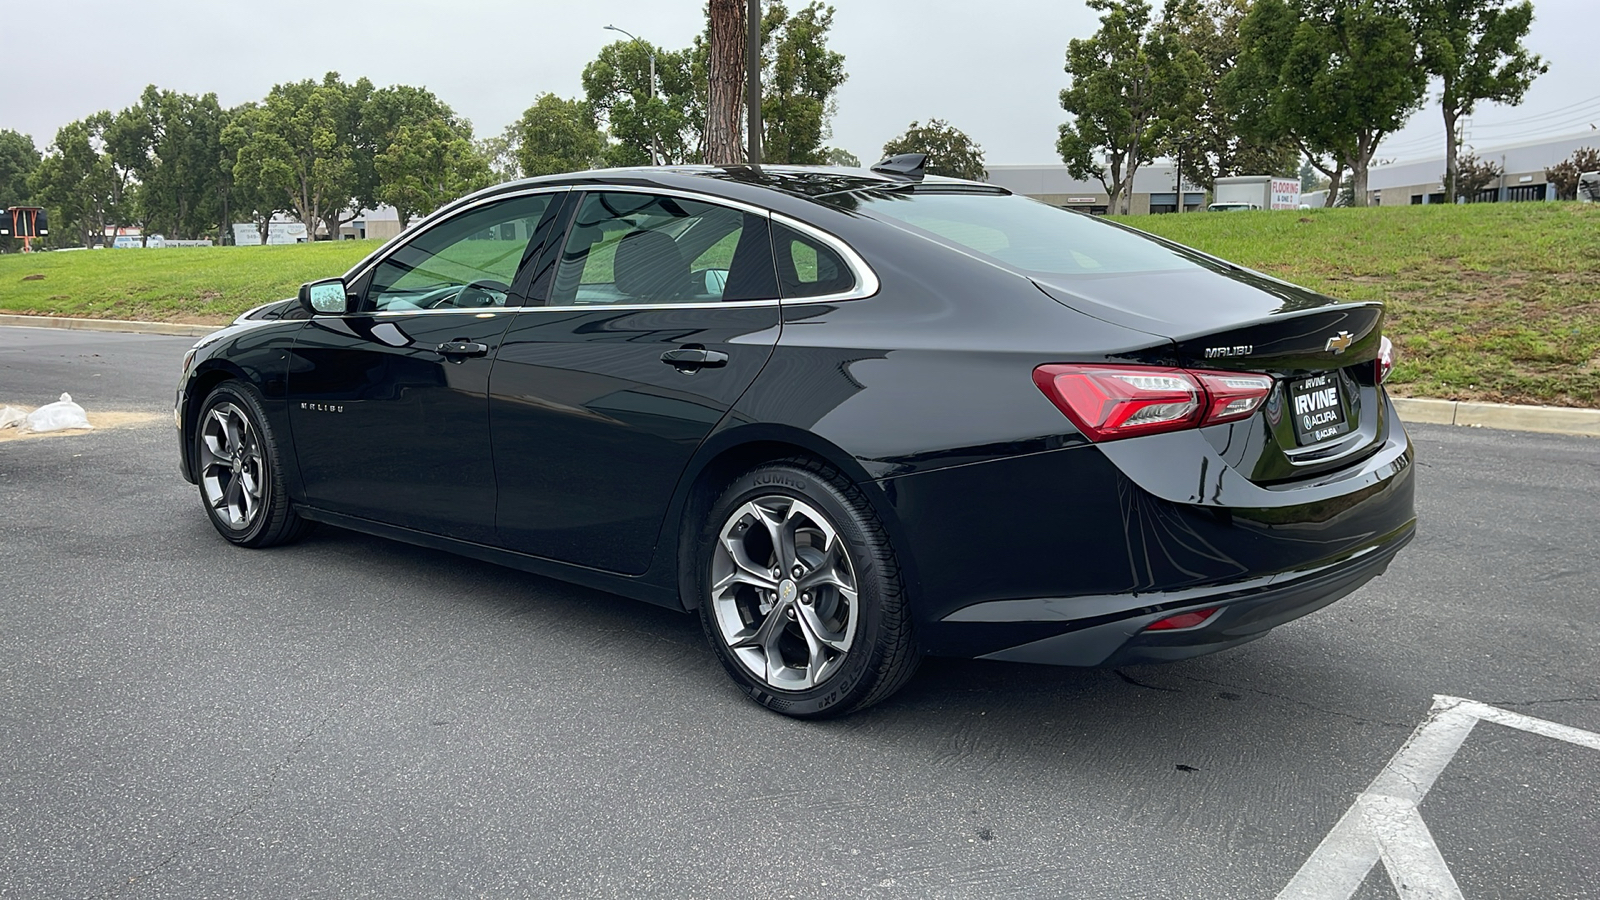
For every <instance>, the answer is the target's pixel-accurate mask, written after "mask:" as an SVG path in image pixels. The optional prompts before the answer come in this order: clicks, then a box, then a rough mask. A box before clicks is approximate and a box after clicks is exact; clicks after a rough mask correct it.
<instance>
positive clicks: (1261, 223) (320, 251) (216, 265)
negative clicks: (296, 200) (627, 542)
mask: <svg viewBox="0 0 1600 900" xmlns="http://www.w3.org/2000/svg"><path fill="white" fill-rule="evenodd" d="M1123 221H1125V222H1126V223H1127V224H1129V225H1131V226H1133V227H1135V228H1142V229H1145V230H1148V231H1150V232H1152V233H1154V234H1159V235H1161V236H1163V237H1167V238H1170V239H1172V240H1176V241H1178V242H1180V243H1184V244H1188V245H1190V246H1193V247H1197V248H1199V249H1201V250H1204V251H1206V252H1208V253H1213V254H1215V255H1217V256H1220V257H1223V258H1224V259H1228V260H1232V261H1234V262H1237V263H1239V264H1241V265H1244V266H1248V267H1250V268H1253V269H1258V270H1260V271H1263V272H1266V273H1268V274H1271V275H1274V276H1276V277H1278V278H1282V279H1284V280H1286V281H1292V282H1295V283H1296V284H1301V285H1305V286H1306V287H1309V288H1312V289H1314V290H1318V291H1322V292H1324V293H1327V294H1331V295H1333V296H1335V297H1345V298H1349V299H1352V300H1370V299H1378V300H1383V301H1384V302H1386V303H1387V304H1388V308H1389V322H1388V325H1387V331H1388V334H1389V335H1390V336H1391V337H1392V338H1393V339H1394V341H1395V343H1396V344H1397V345H1398V346H1399V348H1400V352H1401V356H1400V362H1399V365H1398V367H1397V368H1396V370H1395V374H1394V377H1393V380H1392V381H1391V384H1392V385H1393V387H1394V389H1395V391H1396V392H1397V393H1402V394H1411V395H1414V396H1425V397H1441V398H1447V399H1460V400H1493V401H1502V402H1509V403H1544V404H1552V405H1558V406H1589V407H1595V406H1600V204H1577V203H1505V204H1478V205H1471V206H1408V207H1396V208H1379V209H1329V210H1323V209H1318V210H1300V211H1298V212H1295V211H1278V212H1245V213H1226V214H1222V213H1216V214H1212V213H1205V214H1192V215H1190V214H1185V215H1166V216H1138V217H1133V218H1128V219H1124V220H1123ZM377 246H378V245H377V244H376V243H374V242H368V241H346V242H343V243H322V244H309V245H306V244H301V245H295V246H286V247H214V248H182V249H171V250H143V251H131V250H129V251H111V250H103V251H79V252H73V253H62V252H55V253H40V254H33V255H29V256H22V255H18V254H12V255H6V256H0V312H13V313H31V314H35V315H56V316H89V317H97V318H114V319H145V320H160V321H178V322H204V323H219V324H220V323H224V322H227V321H228V320H230V319H231V318H232V317H233V316H235V315H237V314H238V313H240V312H242V311H244V310H246V309H249V308H250V307H252V306H255V305H257V304H259V303H265V302H267V301H269V300H276V299H279V298H281V297H288V296H292V295H293V294H294V292H295V289H296V288H297V287H298V286H299V285H300V284H301V283H302V282H305V281H311V280H313V279H317V278H324V277H327V276H330V275H337V274H340V273H342V272H344V271H345V270H347V269H348V268H350V267H351V266H352V265H354V264H355V263H356V262H357V261H358V260H360V259H361V258H362V257H363V256H365V255H366V254H367V253H370V252H371V251H372V250H374V249H376V248H377Z"/></svg>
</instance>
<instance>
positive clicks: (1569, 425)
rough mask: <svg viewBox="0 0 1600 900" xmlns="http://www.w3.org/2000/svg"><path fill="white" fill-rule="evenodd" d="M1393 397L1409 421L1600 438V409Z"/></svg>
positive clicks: (1401, 416)
mask: <svg viewBox="0 0 1600 900" xmlns="http://www.w3.org/2000/svg"><path fill="white" fill-rule="evenodd" d="M1392 399H1393V400H1394V408H1395V409H1396V410H1397V411H1399V413H1400V418H1402V419H1404V420H1405V421H1407V422H1420V423H1426V424H1430V425H1469V426H1473V427H1477V428H1504V429H1509V430H1512V431H1541V432H1545V433H1548V434H1578V435H1586V436H1588V437H1600V409H1571V408H1568V407H1565V406H1517V405H1515V404H1511V403H1476V402H1473V401H1469V400H1425V399H1422V398H1418V397H1394V398H1392Z"/></svg>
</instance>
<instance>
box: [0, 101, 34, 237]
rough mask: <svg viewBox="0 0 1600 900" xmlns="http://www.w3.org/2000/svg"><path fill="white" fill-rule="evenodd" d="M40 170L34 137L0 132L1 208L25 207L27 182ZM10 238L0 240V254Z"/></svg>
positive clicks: (29, 196) (30, 194)
mask: <svg viewBox="0 0 1600 900" xmlns="http://www.w3.org/2000/svg"><path fill="white" fill-rule="evenodd" d="M38 167H39V150H38V148H36V147H34V145H33V138H32V137H30V136H28V135H26V134H22V133H20V132H16V131H11V130H9V129H7V130H0V209H5V208H7V207H11V206H26V205H28V201H29V200H30V199H31V198H32V196H33V194H32V191H31V190H30V188H29V187H28V179H29V177H30V176H32V175H33V172H34V170H35V169H37V168H38ZM11 241H12V239H11V238H10V237H9V236H8V237H0V252H3V251H6V250H9V249H10V248H11Z"/></svg>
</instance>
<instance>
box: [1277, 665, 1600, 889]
mask: <svg viewBox="0 0 1600 900" xmlns="http://www.w3.org/2000/svg"><path fill="white" fill-rule="evenodd" d="M1479 722H1493V723H1495V724H1498V725H1504V726H1506V727H1508V728H1516V729H1519V730H1521V731H1526V732H1530V733H1532V734H1537V735H1542V736H1544V737H1548V738H1553V739H1555V740H1558V741H1566V742H1567V743H1569V744H1577V745H1578V746H1580V747H1588V748H1590V749H1592V750H1600V734H1596V733H1594V732H1592V731H1583V730H1581V729H1578V728H1572V727H1569V726H1567V725H1559V724H1557V723H1555V722H1548V721H1546V720H1544V719H1535V718H1533V717H1532V716H1525V715H1522V714H1521V713H1514V712H1511V711H1509V710H1504V709H1500V708H1498V707H1494V706H1489V705H1487V704H1483V703H1478V702H1476V701H1473V700H1463V699H1461V698H1460V697H1445V696H1435V697H1434V698H1433V709H1432V710H1430V711H1429V713H1428V717H1427V718H1426V719H1424V720H1423V722H1422V724H1421V725H1419V726H1417V730H1416V731H1413V732H1412V733H1411V737H1410V739H1408V740H1407V741H1406V743H1405V746H1403V747H1401V748H1400V752H1398V753H1396V754H1395V755H1394V758H1392V759H1390V760H1389V763H1388V765H1386V766H1384V767H1383V771H1382V772H1379V773H1378V777H1377V778H1374V779H1373V780H1372V784H1370V785H1368V786H1367V789H1366V790H1365V791H1364V792H1362V793H1361V795H1360V796H1358V797H1356V802H1355V803H1354V804H1352V805H1351V806H1350V809H1349V810H1348V811H1347V812H1346V813H1345V814H1344V815H1343V816H1342V817H1341V818H1340V819H1339V823H1338V824H1337V825H1335V826H1333V831H1331V832H1329V833H1328V836H1327V837H1326V838H1323V840H1322V843H1321V844H1319V845H1317V849H1316V850H1315V851H1314V852H1313V853H1312V854H1311V857H1310V858H1309V859H1307V860H1306V862H1305V865H1303V866H1301V867H1300V871H1298V872H1296V873H1295V876H1294V878H1293V879H1292V880H1291V881H1290V882H1289V884H1288V886H1287V887H1285V888H1284V889H1283V890H1282V891H1280V892H1279V893H1278V900H1348V898H1350V897H1352V896H1354V895H1355V892H1356V890H1357V889H1358V888H1360V887H1361V883H1362V881H1364V880H1366V877H1367V873H1368V872H1370V871H1371V870H1372V867H1373V866H1374V865H1376V864H1377V863H1378V862H1379V861H1382V862H1383V867H1384V869H1386V870H1387V871H1388V873H1389V881H1390V882H1391V883H1392V884H1393V885H1394V889H1395V891H1396V893H1398V894H1399V895H1400V897H1401V898H1402V900H1425V898H1426V900H1460V898H1461V888H1460V887H1459V886H1458V885H1457V884H1456V880H1455V877H1454V876H1453V875H1451V874H1450V869H1449V867H1448V866H1446V865H1445V861H1444V857H1443V856H1442V855H1441V854H1440V853H1439V847H1438V845H1437V844H1435V843H1434V841H1433V835H1432V833H1431V832H1429V831H1428V824H1427V823H1426V822H1424V821H1422V814H1421V813H1420V812H1419V811H1418V810H1417V806H1418V805H1419V804H1421V803H1422V798H1423V797H1425V796H1427V794H1428V789H1429V788H1431V787H1433V783H1434V781H1435V780H1436V779H1438V777H1439V774H1440V773H1441V772H1443V771H1444V768H1445V766H1447V765H1449V764H1450V760H1451V759H1453V758H1454V757H1455V755H1456V751H1458V750H1460V749H1461V744H1462V742H1464V741H1465V740H1466V739H1467V735H1469V734H1471V733H1472V729H1473V726H1475V725H1477V724H1478V723H1479Z"/></svg>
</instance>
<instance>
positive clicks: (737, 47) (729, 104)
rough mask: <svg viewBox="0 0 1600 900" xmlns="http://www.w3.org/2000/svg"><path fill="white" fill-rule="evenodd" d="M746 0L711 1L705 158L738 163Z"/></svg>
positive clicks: (724, 163)
mask: <svg viewBox="0 0 1600 900" xmlns="http://www.w3.org/2000/svg"><path fill="white" fill-rule="evenodd" d="M744 5H745V4H744V2H743V0H711V3H710V15H711V47H710V52H711V62H710V70H711V71H710V84H709V85H708V86H707V90H706V133H705V144H706V149H705V161H706V162H707V163H709V164H710V165H713V166H732V165H738V164H739V163H740V162H742V161H743V159H744V151H743V148H741V147H740V141H739V137H740V135H739V113H740V111H741V100H742V94H743V88H744V85H743V84H742V82H743V80H744V40H745V30H744Z"/></svg>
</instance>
